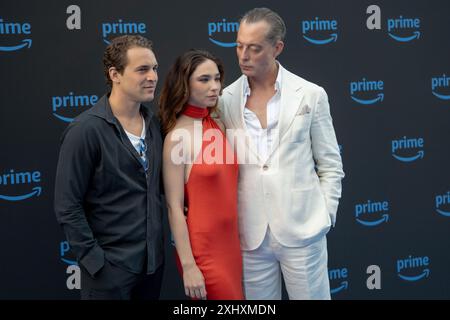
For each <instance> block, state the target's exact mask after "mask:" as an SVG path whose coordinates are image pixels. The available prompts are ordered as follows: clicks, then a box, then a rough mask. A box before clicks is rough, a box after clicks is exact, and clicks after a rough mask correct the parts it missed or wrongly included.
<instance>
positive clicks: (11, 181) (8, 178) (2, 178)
mask: <svg viewBox="0 0 450 320" xmlns="http://www.w3.org/2000/svg"><path fill="white" fill-rule="evenodd" d="M40 182H41V173H40V172H39V171H23V172H15V171H14V170H13V169H10V170H9V171H8V172H6V173H3V174H0V186H8V187H10V186H11V187H12V186H15V185H23V184H26V185H29V184H34V183H40ZM2 193H3V194H0V200H5V201H22V200H26V199H29V198H31V197H34V196H36V197H39V196H40V195H41V193H42V187H41V186H35V187H33V188H32V189H31V191H30V192H28V193H26V194H22V195H10V194H8V193H9V192H4V191H2ZM5 193H6V194H5Z"/></svg>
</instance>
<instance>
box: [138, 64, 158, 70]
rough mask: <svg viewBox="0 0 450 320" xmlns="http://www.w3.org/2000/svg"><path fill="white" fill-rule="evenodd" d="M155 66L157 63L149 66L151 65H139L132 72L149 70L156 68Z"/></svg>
mask: <svg viewBox="0 0 450 320" xmlns="http://www.w3.org/2000/svg"><path fill="white" fill-rule="evenodd" d="M157 66H158V64H157V63H155V64H154V65H151V64H141V65H140V66H137V67H136V68H134V70H138V69H142V68H147V69H149V68H154V67H157Z"/></svg>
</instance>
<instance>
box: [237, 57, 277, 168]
mask: <svg viewBox="0 0 450 320" xmlns="http://www.w3.org/2000/svg"><path fill="white" fill-rule="evenodd" d="M243 93H244V99H243V101H244V106H245V108H244V121H245V125H246V129H247V132H248V133H249V135H250V137H251V139H252V141H253V143H254V144H255V147H256V150H257V152H258V155H259V156H260V158H261V159H262V160H263V161H266V160H267V157H268V156H269V155H270V151H271V150H272V148H273V144H274V142H275V137H276V136H277V135H276V132H277V130H274V129H277V127H278V119H279V115H280V108H281V65H278V74H277V78H276V80H275V94H274V95H273V97H272V98H270V100H269V101H268V102H267V128H266V129H264V128H262V126H261V122H260V121H259V119H258V117H257V116H256V114H255V113H254V112H253V111H251V110H250V109H248V108H247V98H248V97H249V96H250V93H251V92H250V86H249V84H248V78H247V77H245V76H244V89H243Z"/></svg>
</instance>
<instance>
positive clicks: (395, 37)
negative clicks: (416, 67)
mask: <svg viewBox="0 0 450 320" xmlns="http://www.w3.org/2000/svg"><path fill="white" fill-rule="evenodd" d="M388 35H389V36H390V37H391V38H392V39H394V40H396V41H399V42H409V41H412V40H414V39H419V38H420V31H414V34H413V35H412V36H410V37H400V36H396V35H394V34H392V33H390V32H388Z"/></svg>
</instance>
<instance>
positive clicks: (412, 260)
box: [397, 255, 431, 281]
mask: <svg viewBox="0 0 450 320" xmlns="http://www.w3.org/2000/svg"><path fill="white" fill-rule="evenodd" d="M417 268H422V272H421V273H420V274H418V275H405V274H404V270H407V272H406V273H411V271H410V269H414V270H417ZM416 272H417V271H415V273H416ZM430 273H431V270H430V258H429V257H427V256H423V257H413V256H411V255H410V256H408V258H406V259H399V260H397V275H398V276H399V277H400V279H402V280H405V281H418V280H421V279H424V278H428V277H429V275H430Z"/></svg>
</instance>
